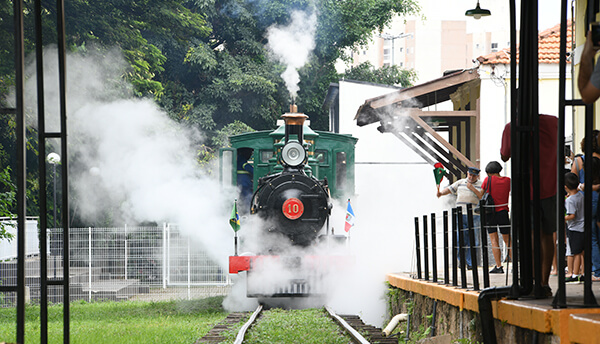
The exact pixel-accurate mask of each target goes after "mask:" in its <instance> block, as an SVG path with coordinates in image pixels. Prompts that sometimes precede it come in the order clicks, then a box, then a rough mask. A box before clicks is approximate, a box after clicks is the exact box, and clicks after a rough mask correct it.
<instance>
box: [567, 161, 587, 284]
mask: <svg viewBox="0 0 600 344" xmlns="http://www.w3.org/2000/svg"><path fill="white" fill-rule="evenodd" d="M578 185H579V178H577V175H575V173H572V172H569V173H567V174H566V175H565V190H566V191H567V199H565V212H566V215H565V222H566V224H567V238H568V243H567V244H568V245H569V251H570V253H571V254H570V255H568V256H567V266H568V269H569V272H570V273H571V275H570V276H565V282H567V283H568V282H579V281H580V277H581V276H580V272H581V266H582V265H583V244H584V242H585V239H584V221H585V217H584V214H583V194H582V193H581V192H579V191H578V190H577V186H578Z"/></svg>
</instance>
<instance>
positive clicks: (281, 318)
mask: <svg viewBox="0 0 600 344" xmlns="http://www.w3.org/2000/svg"><path fill="white" fill-rule="evenodd" d="M242 324H243V323H242ZM240 327H241V325H240ZM238 330H239V328H237V327H236V328H235V329H232V330H230V331H228V333H227V334H226V335H225V337H226V338H228V339H231V340H233V339H235V335H236V332H237V331H238ZM298 338H302V342H304V343H331V344H335V343H340V344H345V343H350V342H351V341H350V337H348V336H347V335H345V334H341V333H340V331H339V327H338V325H337V324H335V323H334V322H333V320H332V319H331V318H329V317H328V316H327V315H326V314H325V311H324V310H323V309H314V308H313V309H304V310H281V309H271V310H268V311H263V312H262V315H261V317H260V319H259V321H258V322H257V323H256V324H254V325H253V326H252V328H251V330H250V331H249V332H247V333H246V337H245V339H244V343H250V344H252V343H297V342H298Z"/></svg>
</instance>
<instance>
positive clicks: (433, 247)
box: [431, 213, 437, 282]
mask: <svg viewBox="0 0 600 344" xmlns="http://www.w3.org/2000/svg"><path fill="white" fill-rule="evenodd" d="M435 231H436V225H435V213H431V270H432V272H433V282H437V236H436V233H435Z"/></svg>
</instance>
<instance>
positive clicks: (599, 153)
mask: <svg viewBox="0 0 600 344" xmlns="http://www.w3.org/2000/svg"><path fill="white" fill-rule="evenodd" d="M599 133H600V131H598V130H594V131H592V134H593V137H594V139H593V140H592V157H593V161H592V167H593V168H592V171H594V172H597V173H600V171H598V170H599V168H598V167H599V166H598V165H599V163H600V160H598V158H600V147H599V146H598V141H597V139H596V138H597V137H598V134H599ZM581 151H582V152H583V151H585V138H583V139H582V140H581ZM588 156H589V154H588ZM585 157H586V155H585V154H583V155H581V156H578V157H576V158H575V159H574V161H573V165H572V166H571V172H572V173H574V174H575V175H576V176H577V177H578V179H579V187H578V189H579V190H580V192H581V193H583V192H584V190H589V188H585V184H584V183H585V169H584V164H585ZM597 173H596V174H597ZM594 177H595V178H594ZM592 179H593V181H592V184H593V185H592V188H591V190H592V191H591V192H592V252H591V256H592V281H600V227H598V224H597V220H598V219H597V216H596V213H597V211H598V198H599V194H598V190H600V180H597V179H598V178H597V176H595V175H594V176H593V177H592ZM585 192H587V191H585Z"/></svg>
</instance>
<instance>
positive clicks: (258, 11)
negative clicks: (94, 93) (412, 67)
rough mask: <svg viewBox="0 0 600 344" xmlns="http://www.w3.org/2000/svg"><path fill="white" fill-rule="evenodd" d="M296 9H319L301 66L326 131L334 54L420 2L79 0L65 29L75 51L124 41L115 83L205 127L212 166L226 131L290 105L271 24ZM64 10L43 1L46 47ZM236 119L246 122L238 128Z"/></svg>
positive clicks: (311, 105) (407, 76) (68, 10)
mask: <svg viewBox="0 0 600 344" xmlns="http://www.w3.org/2000/svg"><path fill="white" fill-rule="evenodd" d="M24 8H25V10H24V28H25V33H24V42H25V45H24V47H25V55H27V56H29V55H31V54H32V53H33V51H34V50H33V49H34V46H35V45H34V43H35V29H34V28H35V25H34V1H33V0H24ZM294 10H301V11H307V12H314V13H316V14H317V24H316V34H315V49H314V52H313V54H312V55H311V56H310V58H309V61H308V62H307V63H306V64H305V65H304V66H303V67H302V68H300V69H299V71H298V72H299V74H300V83H299V86H300V91H299V92H298V94H297V97H296V99H295V102H296V104H297V105H298V108H299V110H300V111H301V112H304V113H305V114H307V115H308V116H309V117H310V120H311V126H312V127H313V129H318V130H327V128H328V123H329V120H328V112H327V110H326V109H324V108H323V106H322V104H323V99H324V97H325V94H326V93H327V90H328V87H329V85H330V84H331V83H332V82H337V81H338V80H339V77H340V76H339V75H338V73H337V72H336V69H335V62H336V61H337V60H338V58H345V57H346V56H344V51H347V50H349V48H350V49H351V48H353V47H356V46H359V45H361V44H365V43H367V42H368V40H369V39H370V37H371V35H372V33H373V32H376V31H378V30H379V31H381V30H382V29H383V28H384V27H385V25H387V24H389V23H390V21H391V19H392V18H393V16H394V15H395V14H400V15H404V14H409V13H411V14H412V13H416V12H418V10H419V7H418V5H417V3H416V1H415V0H356V1H339V0H322V1H318V2H314V1H312V0H251V1H250V0H183V1H178V0H139V1H126V0H100V1H88V0H72V1H67V2H65V17H66V21H67V25H66V37H65V38H66V42H67V49H68V50H70V52H72V53H73V52H75V53H80V54H86V53H87V52H88V50H87V47H90V46H94V47H95V48H96V49H98V50H99V51H100V52H107V54H106V55H107V56H108V55H109V54H108V52H109V51H112V49H119V51H120V52H121V53H122V55H123V57H124V58H125V60H126V61H127V62H128V68H127V69H126V70H123V71H119V73H120V74H119V75H118V78H119V79H120V80H115V81H113V82H112V84H113V85H115V84H118V81H121V79H122V80H125V81H127V82H128V83H129V84H130V85H131V86H132V89H133V91H134V94H135V95H136V96H139V97H152V98H154V99H155V100H156V101H157V102H158V104H159V105H160V106H161V107H162V108H163V109H164V110H165V111H166V112H167V114H168V116H169V117H170V118H172V119H173V120H175V121H177V122H180V123H182V124H184V125H185V126H189V127H191V128H193V129H197V130H199V131H201V132H203V133H204V134H205V137H206V138H207V140H206V141H204V142H198V143H197V144H198V146H197V151H198V162H199V163H200V164H202V165H206V164H208V161H209V160H210V159H212V158H214V157H215V152H216V149H218V148H219V147H222V146H225V145H226V144H227V143H226V138H225V137H224V135H226V134H229V133H236V132H238V130H245V131H249V130H251V129H255V130H267V129H273V128H275V126H276V121H277V119H279V118H280V116H281V115H282V114H283V113H285V112H287V109H288V106H289V104H290V102H291V99H290V94H289V92H288V90H287V89H286V87H285V83H284V82H283V80H282V78H281V73H282V72H283V71H284V70H285V68H286V66H284V65H282V64H281V63H279V62H276V61H274V60H273V59H272V58H271V56H270V54H269V52H268V51H267V48H266V47H267V43H269V42H268V41H267V34H266V33H267V29H268V28H269V27H271V26H272V25H286V24H288V23H289V21H290V19H291V16H290V14H291V13H292V11H294ZM12 16H13V8H12V2H11V1H8V0H0V105H1V106H7V105H8V104H7V103H6V100H5V96H6V95H7V94H8V92H9V88H10V87H12V86H13V85H14V83H15V80H14V78H15V76H14V70H15V66H14V63H13V57H14V41H13V38H12V29H13V21H12ZM56 17H57V16H56V8H55V5H54V4H53V3H51V2H45V1H43V2H42V32H41V33H42V37H43V45H44V46H49V45H51V44H56V42H57V33H56V29H55V28H56V26H57V25H56V20H57V19H56ZM356 73H358V72H356ZM367 74H368V73H366V72H364V73H362V75H363V77H365V78H366V77H367V76H365V75H367ZM371 74H373V75H370V76H368V77H369V78H375V79H374V80H377V81H376V82H379V83H388V84H400V85H403V86H407V85H409V84H410V83H411V82H412V80H414V74H412V72H411V71H402V70H399V69H397V67H394V68H391V69H389V70H387V69H382V70H377V71H372V73H371ZM346 77H348V76H346ZM357 78H358V77H357ZM109 83H110V81H109ZM111 86H112V85H111ZM125 91H126V90H124V89H122V88H119V89H118V90H116V91H113V93H125ZM232 123H233V124H234V128H237V127H239V128H238V129H232V127H229V125H231V124H232ZM242 123H243V124H244V127H241V124H242ZM14 130H15V121H14V118H13V116H10V115H7V116H0V169H1V168H4V167H6V166H11V167H12V168H13V170H14V169H15V168H16V161H17V159H16V148H15V142H16V137H15V133H14ZM27 135H28V148H27V149H28V161H27V171H28V175H27V180H28V188H29V190H28V191H27V202H28V203H27V212H28V215H39V214H38V212H39V211H38V210H37V207H38V204H39V199H38V198H39V196H38V194H39V190H43V188H44V187H47V185H38V184H37V183H36V182H34V181H35V180H36V179H37V176H38V166H37V164H38V162H37V157H36V154H37V152H36V150H35V147H37V142H36V140H37V135H36V133H35V130H31V129H30V130H29V131H28V134H27ZM72 162H73V163H72V166H75V165H76V161H72ZM75 208H76V207H75V206H73V207H72V209H75Z"/></svg>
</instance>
